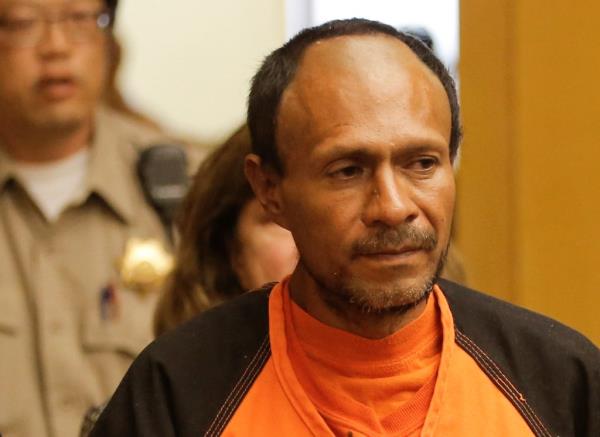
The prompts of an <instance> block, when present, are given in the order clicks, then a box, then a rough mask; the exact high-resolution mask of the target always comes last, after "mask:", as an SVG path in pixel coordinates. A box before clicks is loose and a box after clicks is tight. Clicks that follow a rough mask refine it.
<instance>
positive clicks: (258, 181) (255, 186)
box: [244, 153, 287, 229]
mask: <svg viewBox="0 0 600 437" xmlns="http://www.w3.org/2000/svg"><path fill="white" fill-rule="evenodd" d="M244 173H245V174H246V179H248V182H249V183H250V186H251V187H252V190H253V191H254V194H255V196H256V198H257V199H258V201H259V202H260V204H261V205H262V206H263V208H264V209H265V211H267V213H268V214H269V216H270V218H271V219H272V220H273V221H274V222H275V223H277V224H278V225H279V226H281V227H284V228H286V229H287V226H286V222H285V219H284V215H283V211H284V208H283V201H282V199H281V175H280V174H279V173H277V171H275V170H274V169H273V168H271V167H270V166H266V165H263V162H262V160H261V158H260V156H258V155H255V154H254V153H250V154H249V155H247V156H246V159H245V161H244Z"/></svg>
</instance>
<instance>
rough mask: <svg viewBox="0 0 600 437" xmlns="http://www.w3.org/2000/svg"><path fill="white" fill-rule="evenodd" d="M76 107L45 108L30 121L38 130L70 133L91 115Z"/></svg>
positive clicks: (58, 106)
mask: <svg viewBox="0 0 600 437" xmlns="http://www.w3.org/2000/svg"><path fill="white" fill-rule="evenodd" d="M73 106H74V105H56V106H53V107H47V108H44V109H43V110H42V111H39V112H37V113H36V114H35V115H34V116H33V117H31V119H30V123H31V124H32V125H34V126H35V127H36V128H38V129H43V130H49V131H53V130H59V131H68V130H71V129H77V128H78V127H80V126H81V125H82V124H83V123H85V122H86V121H87V120H88V118H89V117H90V113H89V112H87V111H84V110H83V109H82V108H79V107H73Z"/></svg>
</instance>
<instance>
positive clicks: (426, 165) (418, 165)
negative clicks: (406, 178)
mask: <svg viewBox="0 0 600 437" xmlns="http://www.w3.org/2000/svg"><path fill="white" fill-rule="evenodd" d="M437 163H438V160H437V159H436V158H433V157H430V156H427V157H424V158H419V159H417V160H415V161H413V162H412V164H411V166H410V167H411V168H412V169H414V170H417V171H427V170H431V169H433V168H434V167H435V166H436V165H437Z"/></svg>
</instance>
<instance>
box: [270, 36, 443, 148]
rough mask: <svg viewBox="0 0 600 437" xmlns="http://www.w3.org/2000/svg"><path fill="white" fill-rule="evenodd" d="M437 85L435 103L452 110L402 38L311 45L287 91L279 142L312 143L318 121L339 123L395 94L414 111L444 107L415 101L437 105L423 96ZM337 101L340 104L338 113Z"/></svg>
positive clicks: (345, 39)
mask: <svg viewBox="0 0 600 437" xmlns="http://www.w3.org/2000/svg"><path fill="white" fill-rule="evenodd" d="M432 89H433V90H435V94H436V95H437V96H438V97H441V98H437V99H435V102H437V103H438V104H440V105H441V108H442V110H443V111H448V113H449V103H448V99H447V95H446V92H445V90H444V87H443V85H442V83H441V82H440V80H439V79H438V77H437V76H436V75H435V74H434V73H433V72H432V71H431V70H430V69H429V67H427V65H425V64H424V63H423V61H421V59H420V58H419V57H418V56H417V55H416V54H415V53H414V52H413V51H412V50H411V49H410V48H409V47H408V46H407V45H406V44H405V43H404V42H402V41H401V40H399V39H397V38H394V37H392V36H388V35H383V34H369V35H351V36H341V37H335V38H330V39H325V40H321V41H318V42H316V43H313V44H312V45H311V46H309V47H308V48H307V49H306V51H305V53H304V56H303V57H302V59H301V61H300V63H299V66H298V69H297V71H296V74H295V76H294V79H293V80H292V82H291V83H290V85H289V86H288V88H287V89H286V90H285V92H284V93H283V95H282V101H281V105H280V111H279V116H280V117H279V121H285V122H284V123H283V124H280V123H278V127H279V129H278V131H279V132H278V134H280V135H279V138H278V144H280V145H282V146H284V145H285V144H288V143H289V142H290V141H293V140H294V139H302V140H308V141H311V139H308V138H307V136H310V135H311V134H312V133H314V134H318V132H314V129H312V128H313V127H314V125H313V123H312V121H314V120H315V119H319V120H321V121H323V120H326V122H327V124H329V122H331V124H335V123H336V117H337V116H339V117H340V119H343V120H347V118H348V117H351V118H354V117H360V113H361V111H362V110H364V111H368V110H370V109H372V108H373V107H374V106H376V105H377V102H383V101H385V100H386V99H389V98H391V96H392V95H393V96H394V99H395V101H396V103H397V104H398V105H405V106H406V107H411V108H412V110H413V111H424V112H432V111H437V110H439V108H431V107H424V106H423V105H421V106H419V105H415V104H414V103H415V100H419V101H421V102H423V103H425V102H426V103H427V104H428V105H429V104H431V103H432V100H431V99H428V98H426V99H423V98H422V97H423V96H422V94H423V93H430V92H431V90H432ZM403 101H404V102H403ZM332 102H337V106H336V107H335V108H333V109H334V111H331V103H332ZM344 108H347V109H348V111H344ZM284 119H285V120H284ZM448 123H449V120H448ZM288 134H289V136H288ZM293 142H295V141H293Z"/></svg>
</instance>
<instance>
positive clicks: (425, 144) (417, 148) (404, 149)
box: [319, 140, 450, 161]
mask: <svg viewBox="0 0 600 437" xmlns="http://www.w3.org/2000/svg"><path fill="white" fill-rule="evenodd" d="M445 150H448V151H449V150H450V146H449V145H448V144H442V143H441V142H437V141H429V140H428V141H424V140H420V141H415V142H414V143H409V144H407V145H403V146H398V147H395V148H394V150H393V151H392V155H393V157H398V156H407V155H418V154H421V153H431V152H437V153H443V152H444V151H445ZM377 155H379V151H378V150H377V149H374V148H373V147H371V146H369V145H368V144H365V143H361V144H356V145H352V144H345V145H342V144H337V145H331V146H329V147H328V149H327V150H324V151H322V152H321V153H319V157H320V158H321V159H325V160H331V159H356V160H361V161H362V160H370V159H376V158H377Z"/></svg>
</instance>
